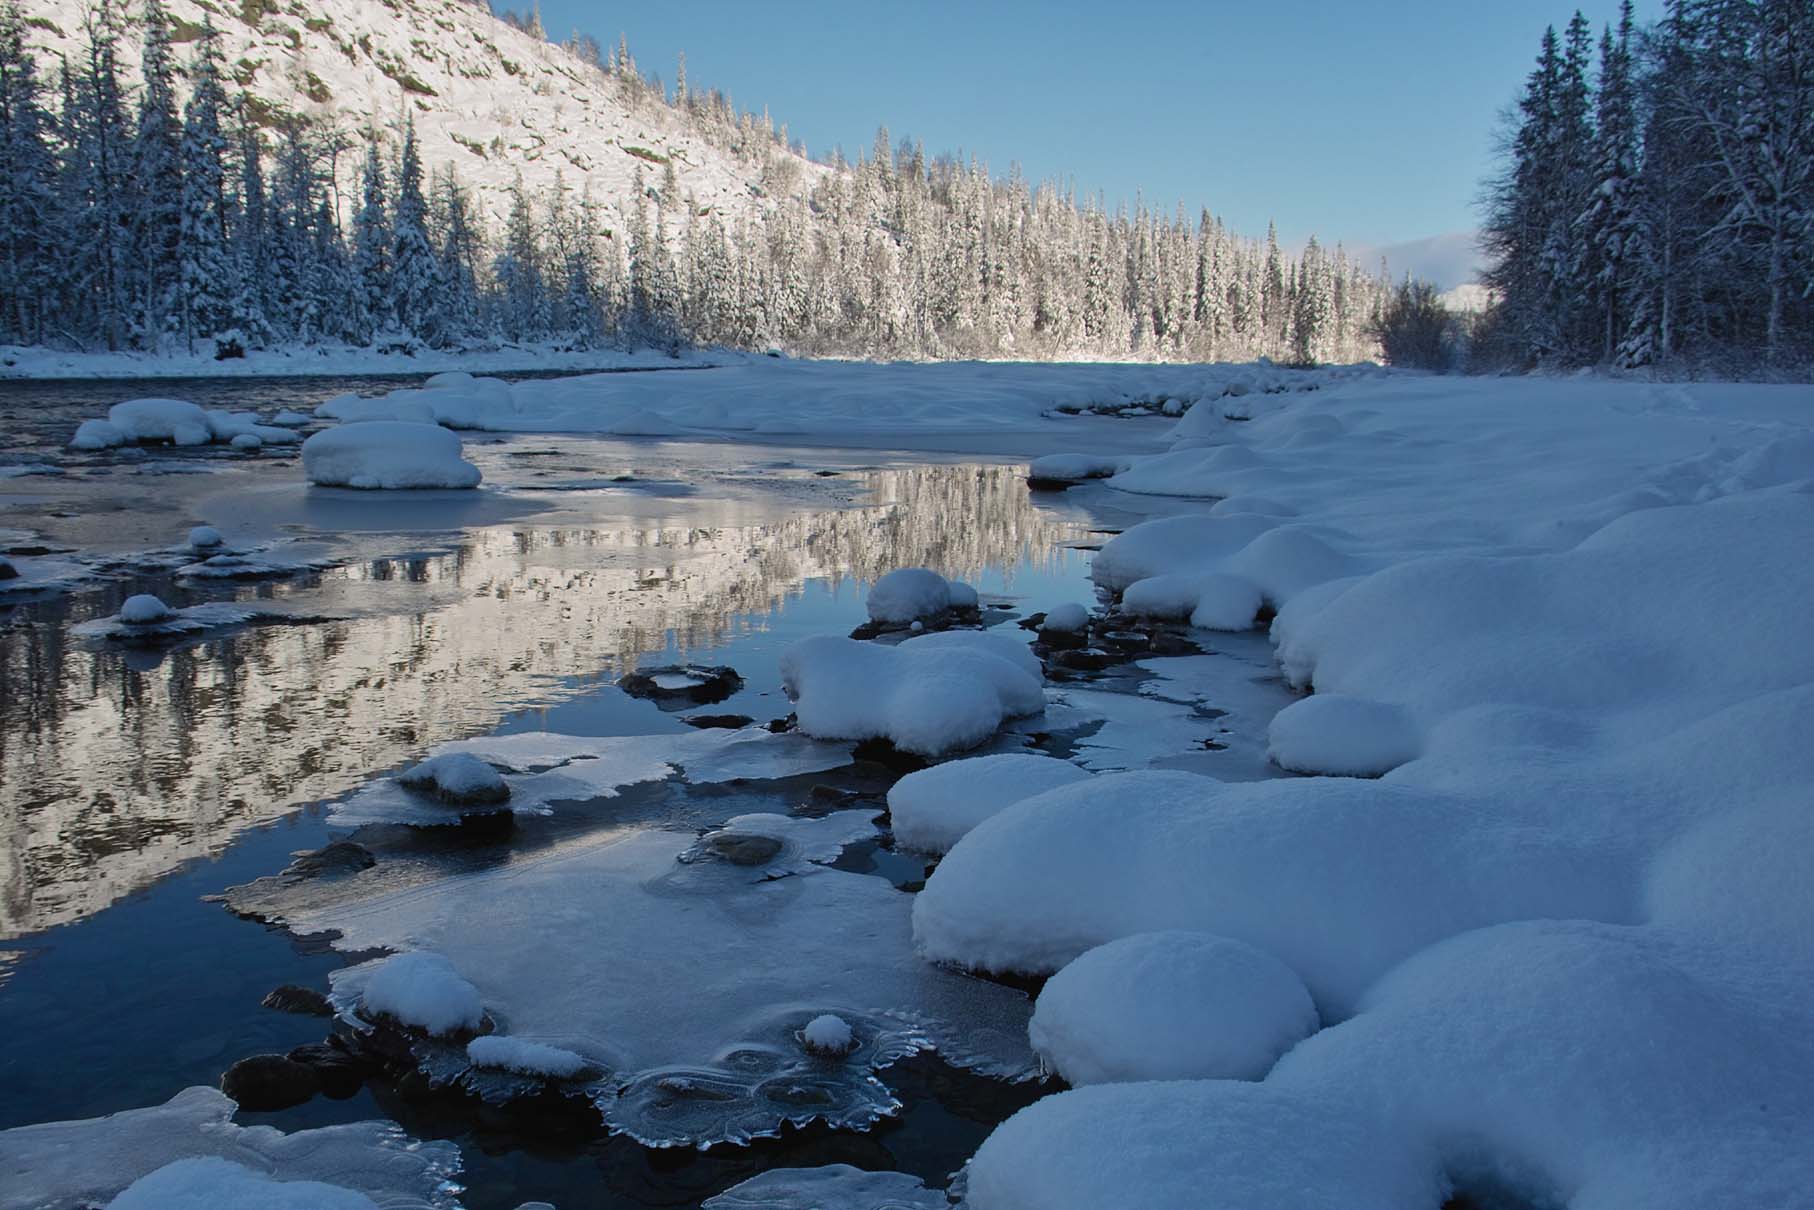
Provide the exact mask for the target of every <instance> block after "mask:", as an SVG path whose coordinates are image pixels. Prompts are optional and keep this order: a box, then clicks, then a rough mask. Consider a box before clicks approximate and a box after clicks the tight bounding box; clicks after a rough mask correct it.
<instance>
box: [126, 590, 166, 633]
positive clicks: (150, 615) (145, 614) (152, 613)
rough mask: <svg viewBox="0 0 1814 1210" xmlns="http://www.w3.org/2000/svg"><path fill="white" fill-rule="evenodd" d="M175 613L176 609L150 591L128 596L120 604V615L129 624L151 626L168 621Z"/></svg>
mask: <svg viewBox="0 0 1814 1210" xmlns="http://www.w3.org/2000/svg"><path fill="white" fill-rule="evenodd" d="M175 614H176V610H174V609H172V608H170V606H168V605H166V604H164V603H163V602H162V601H160V600H158V598H156V597H154V596H152V595H151V594H150V593H140V594H139V595H137V596H133V597H127V598H126V600H125V601H124V602H123V603H122V604H121V605H120V612H119V615H118V617H119V620H120V621H121V622H123V623H125V624H126V625H128V626H151V625H154V624H156V623H158V622H167V621H169V620H170V619H171V618H172V617H173V616H175Z"/></svg>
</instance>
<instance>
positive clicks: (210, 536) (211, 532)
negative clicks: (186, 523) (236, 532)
mask: <svg viewBox="0 0 1814 1210" xmlns="http://www.w3.org/2000/svg"><path fill="white" fill-rule="evenodd" d="M225 542H226V539H225V538H223V537H221V533H220V531H219V530H218V529H215V528H214V527H213V526H212V525H198V526H196V527H195V528H194V529H192V530H190V531H189V545H190V546H192V547H193V548H195V549H196V550H213V549H216V548H217V547H220V546H222V545H224V544H225Z"/></svg>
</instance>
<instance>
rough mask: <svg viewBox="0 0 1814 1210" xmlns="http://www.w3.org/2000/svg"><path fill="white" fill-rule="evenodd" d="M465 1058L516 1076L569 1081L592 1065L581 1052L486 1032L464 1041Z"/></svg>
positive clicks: (476, 1063)
mask: <svg viewBox="0 0 1814 1210" xmlns="http://www.w3.org/2000/svg"><path fill="white" fill-rule="evenodd" d="M466 1058H467V1059H468V1060H469V1061H470V1062H471V1063H472V1065H473V1066H474V1067H488V1068H492V1069H494V1070H497V1071H509V1072H515V1073H516V1074H518V1075H526V1076H544V1077H547V1078H549V1079H555V1080H570V1079H573V1078H574V1077H575V1076H579V1075H583V1074H585V1073H586V1072H587V1071H588V1070H590V1069H591V1068H592V1066H593V1065H592V1064H591V1063H589V1062H588V1061H587V1060H586V1058H585V1056H584V1055H577V1054H575V1053H573V1052H572V1051H570V1050H565V1049H563V1048H561V1047H559V1046H547V1045H544V1044H542V1043H540V1042H528V1041H524V1040H523V1039H521V1038H512V1037H508V1036H506V1035H504V1034H486V1035H485V1036H484V1037H481V1038H474V1039H473V1040H472V1041H470V1042H468V1043H467V1044H466Z"/></svg>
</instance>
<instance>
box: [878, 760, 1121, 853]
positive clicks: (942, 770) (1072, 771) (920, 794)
mask: <svg viewBox="0 0 1814 1210" xmlns="http://www.w3.org/2000/svg"><path fill="white" fill-rule="evenodd" d="M1089 776H1090V775H1089V773H1087V772H1086V771H1084V770H1083V769H1080V768H1078V767H1077V766H1076V765H1074V764H1072V763H1071V762H1069V761H1065V760H1059V759H1057V758H1056V757H1051V756H1035V755H1032V754H1030V753H1021V752H1009V753H1001V754H999V755H995V756H975V757H971V758H969V759H968V760H954V761H948V762H946V763H945V764H942V765H934V766H932V767H931V768H930V769H920V770H918V771H916V772H913V773H909V774H908V775H907V776H905V777H903V778H901V780H899V781H897V782H895V783H894V785H893V787H892V788H890V789H889V791H888V810H889V813H890V815H891V816H892V817H893V820H894V838H895V840H896V841H897V842H898V843H899V844H900V845H901V846H902V847H903V848H907V849H914V850H917V851H919V852H923V853H943V852H945V851H946V850H947V849H949V848H950V847H951V846H952V845H954V844H956V843H957V842H958V841H959V840H961V839H962V838H963V836H964V834H965V833H966V832H968V831H970V829H972V828H974V827H975V826H976V825H977V824H979V823H981V822H982V821H983V820H985V819H988V818H989V817H990V816H991V815H994V814H995V813H996V812H998V811H1002V810H1004V809H1006V808H1007V807H1010V806H1012V805H1013V804H1015V803H1017V802H1019V801H1020V800H1021V799H1023V798H1030V797H1032V796H1033V795H1035V794H1041V793H1044V792H1045V791H1047V790H1051V789H1054V788H1056V787H1058V786H1063V785H1069V784H1070V783H1072V782H1076V781H1083V780H1085V779H1087V778H1088V777H1089Z"/></svg>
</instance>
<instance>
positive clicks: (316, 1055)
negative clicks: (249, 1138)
mask: <svg viewBox="0 0 1814 1210" xmlns="http://www.w3.org/2000/svg"><path fill="white" fill-rule="evenodd" d="M336 1041H338V1039H330V1040H329V1041H327V1042H311V1043H309V1044H308V1045H306V1046H298V1047H297V1048H296V1049H295V1050H292V1051H291V1052H290V1053H289V1054H288V1055H286V1056H284V1057H285V1058H287V1059H289V1060H290V1061H291V1062H292V1063H300V1064H302V1065H303V1066H304V1067H307V1068H309V1069H310V1070H311V1071H313V1072H314V1073H315V1079H316V1081H317V1082H318V1083H320V1085H321V1091H322V1094H323V1095H324V1096H326V1097H328V1098H329V1099H331V1100H335V1101H344V1100H346V1099H347V1098H348V1097H351V1096H356V1095H358V1092H359V1089H360V1088H362V1087H364V1085H365V1077H366V1076H367V1075H369V1074H370V1073H371V1071H372V1069H373V1064H372V1062H371V1061H370V1060H369V1059H366V1058H365V1057H363V1056H361V1055H357V1054H354V1053H352V1052H351V1051H349V1050H347V1049H345V1047H344V1046H337V1045H335V1042H336Z"/></svg>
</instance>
